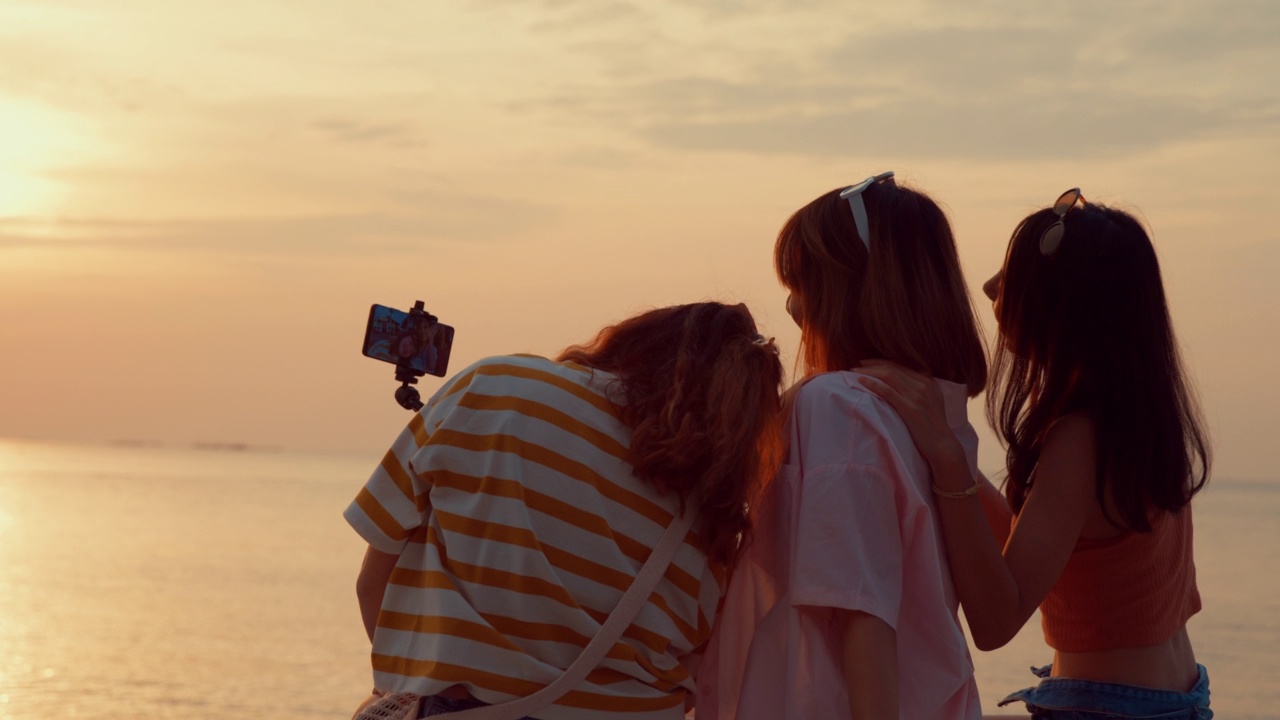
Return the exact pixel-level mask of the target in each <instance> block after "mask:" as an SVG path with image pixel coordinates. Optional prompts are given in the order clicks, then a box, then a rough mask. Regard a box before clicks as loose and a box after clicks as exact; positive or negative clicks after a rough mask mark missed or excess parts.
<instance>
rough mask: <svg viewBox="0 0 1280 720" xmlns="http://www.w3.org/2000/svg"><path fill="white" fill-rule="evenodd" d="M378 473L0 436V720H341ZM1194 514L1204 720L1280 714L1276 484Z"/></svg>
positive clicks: (359, 646)
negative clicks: (1272, 672) (362, 493)
mask: <svg viewBox="0 0 1280 720" xmlns="http://www.w3.org/2000/svg"><path fill="white" fill-rule="evenodd" d="M379 458H380V455H379V454H377V453H366V452H363V451H349V450H345V449H344V450H337V451H335V450H329V451H318V450H301V451H299V450H292V449H279V448H273V449H270V450H264V449H261V448H259V447H256V446H253V447H251V448H250V449H243V448H240V447H239V446H238V445H229V446H219V447H218V448H217V449H214V448H210V447H202V448H197V447H174V446H137V445H130V444H124V445H121V444H113V443H109V442H98V443H83V442H80V443H73V442H65V441H57V442H49V441H39V440H26V439H23V440H18V441H14V440H0V559H2V560H3V563H2V564H0V648H3V649H4V655H3V656H0V720H27V719H29V718H30V719H34V718H37V717H48V716H49V715H50V714H57V713H62V714H73V712H72V710H69V708H70V709H73V710H74V714H87V713H89V712H90V711H91V710H92V713H93V714H94V715H95V717H100V718H121V719H123V718H133V717H139V716H151V715H157V714H163V713H167V712H177V711H182V712H185V713H187V714H188V715H190V716H193V717H209V718H219V719H220V720H221V719H231V720H238V719H239V718H245V719H246V720H247V718H251V717H257V716H260V715H261V714H262V713H264V712H267V711H271V712H273V713H275V714H277V715H280V714H283V716H285V717H296V718H314V717H335V718H339V717H347V716H349V714H350V712H351V709H352V708H353V707H354V704H355V703H356V702H358V700H359V699H360V697H363V695H364V694H365V693H366V692H367V691H368V690H369V684H370V675H369V670H368V641H367V639H366V638H365V637H364V633H363V628H362V626H361V624H360V621H359V615H358V612H357V607H356V603H355V594H354V582H355V574H356V571H357V569H358V568H359V563H360V559H361V557H362V556H363V553H364V545H363V543H362V541H361V540H360V539H359V538H358V536H356V535H355V533H354V532H352V531H351V530H350V529H349V528H348V527H347V526H346V524H345V523H344V521H343V520H342V517H341V512H342V509H343V508H344V507H345V506H346V504H347V503H348V502H349V501H350V499H351V498H352V497H353V496H354V494H355V493H356V491H357V490H358V489H359V487H360V485H361V484H362V483H363V481H364V479H365V477H366V476H367V474H368V473H369V472H370V471H371V470H372V468H373V467H374V465H375V464H376V463H377V461H378V459H379ZM1194 507H1195V510H1194V512H1195V513H1196V516H1195V518H1196V553H1197V569H1198V574H1199V578H1200V590H1201V594H1202V596H1203V598H1204V606H1205V609H1204V610H1203V611H1202V612H1201V613H1200V614H1199V615H1197V616H1196V617H1194V618H1193V619H1192V620H1191V622H1190V624H1189V631H1190V633H1191V637H1192V641H1193V644H1194V646H1195V648H1196V652H1197V656H1198V658H1199V659H1200V661H1201V662H1203V663H1204V664H1205V665H1207V666H1208V668H1209V672H1210V676H1211V678H1212V687H1213V691H1214V695H1213V697H1214V702H1213V707H1214V709H1215V711H1216V712H1217V713H1218V716H1219V717H1225V718H1232V719H1233V720H1261V719H1262V718H1265V717H1268V716H1269V715H1270V714H1271V709H1272V708H1273V707H1275V706H1276V704H1277V703H1280V690H1277V689H1273V688H1272V685H1271V683H1270V678H1269V674H1268V673H1267V671H1266V668H1268V667H1269V665H1270V654H1269V653H1270V649H1271V648H1273V647H1275V646H1276V644H1277V640H1280V619H1278V618H1280V607H1277V602H1278V601H1277V598H1280V581H1278V580H1277V579H1276V578H1275V577H1274V576H1273V575H1272V574H1271V573H1270V572H1267V571H1266V570H1267V569H1268V568H1274V567H1276V560H1277V554H1278V553H1280V543H1278V542H1277V540H1280V537H1278V530H1277V527H1280V524H1278V523H1276V522H1275V520H1276V519H1278V518H1280V483H1276V482H1274V481H1252V480H1245V481H1220V482H1217V483H1215V482H1213V481H1211V482H1210V485H1209V486H1208V488H1207V489H1206V490H1205V491H1204V492H1203V493H1202V494H1201V495H1200V496H1199V498H1198V499H1197V500H1196V504H1195V506H1194ZM972 655H973V658H974V663H975V668H976V671H975V674H976V676H977V680H978V685H979V690H980V693H981V698H982V703H983V708H984V711H985V712H987V713H995V712H998V711H999V712H1008V711H1016V710H1018V708H1004V709H1002V710H998V709H997V708H996V702H997V701H998V700H999V699H1000V698H1002V697H1003V696H1004V695H1005V694H1007V693H1008V692H1011V691H1012V690H1015V689H1017V688H1019V687H1024V686H1026V685H1028V684H1030V677H1031V676H1030V674H1029V673H1028V671H1027V668H1028V666H1030V665H1040V664H1044V663H1047V662H1049V661H1050V659H1051V651H1050V650H1049V649H1048V648H1047V647H1046V646H1045V645H1044V642H1043V640H1042V638H1041V636H1040V629H1039V623H1038V619H1036V618H1033V619H1032V620H1031V621H1030V622H1028V624H1027V626H1026V627H1024V628H1023V630H1022V632H1021V633H1019V635H1018V636H1017V637H1016V638H1015V639H1014V640H1013V641H1012V642H1011V643H1010V644H1009V645H1008V646H1006V647H1005V648H1002V649H1000V650H997V651H994V652H989V653H983V652H978V651H976V650H975V651H972ZM282 698H284V699H288V701H289V704H290V706H289V707H288V708H286V709H284V711H283V713H282V712H281V709H282V706H281V705H280V702H281V700H282Z"/></svg>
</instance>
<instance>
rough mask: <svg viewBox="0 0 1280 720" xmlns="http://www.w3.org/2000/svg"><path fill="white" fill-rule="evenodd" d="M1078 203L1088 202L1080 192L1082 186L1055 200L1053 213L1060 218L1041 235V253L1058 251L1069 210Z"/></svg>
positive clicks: (1049, 253) (1065, 229)
mask: <svg viewBox="0 0 1280 720" xmlns="http://www.w3.org/2000/svg"><path fill="white" fill-rule="evenodd" d="M1076 203H1080V204H1081V205H1087V204H1088V203H1087V202H1086V201H1085V199H1084V196H1083V195H1081V194H1080V188H1071V189H1070V190H1068V191H1066V192H1064V193H1062V194H1061V195H1059V196H1058V199H1057V200H1054V201H1053V214H1054V215H1057V216H1058V219H1057V221H1055V222H1054V223H1053V224H1052V225H1050V226H1049V227H1047V228H1045V229H1044V233H1042V234H1041V235H1040V254H1041V255H1052V254H1054V253H1056V252H1058V245H1059V244H1060V243H1061V242H1062V236H1063V235H1065V234H1066V232H1067V224H1066V220H1067V212H1068V211H1070V210H1071V208H1073V207H1075V206H1076Z"/></svg>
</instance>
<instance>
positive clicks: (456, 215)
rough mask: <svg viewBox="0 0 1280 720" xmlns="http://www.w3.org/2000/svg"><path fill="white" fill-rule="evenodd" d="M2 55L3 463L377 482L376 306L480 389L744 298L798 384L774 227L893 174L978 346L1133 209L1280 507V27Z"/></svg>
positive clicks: (312, 20) (1088, 3) (683, 16)
mask: <svg viewBox="0 0 1280 720" xmlns="http://www.w3.org/2000/svg"><path fill="white" fill-rule="evenodd" d="M0 58H4V59H3V61H0V358H3V359H2V360H0V436H9V437H19V438H38V439H49V440H66V441H142V442H157V443H164V444H174V445H186V444H191V443H248V444H250V445H254V446H263V447H273V448H296V449H304V450H312V449H314V450H342V451H348V450H350V451H358V452H370V453H371V457H375V456H376V455H377V454H380V451H381V450H382V449H384V448H385V447H386V446H387V445H388V444H389V443H390V441H391V439H392V438H393V437H394V435H395V433H396V432H398V430H399V429H400V427H401V426H402V425H403V423H404V422H405V421H406V420H407V419H408V418H407V413H406V412H405V411H404V410H402V409H401V408H399V407H398V406H397V405H396V404H395V403H394V401H393V400H392V392H393V391H394V389H395V386H396V384H395V383H394V381H393V378H392V375H393V369H392V368H391V366H389V365H384V364H381V363H379V362H377V361H374V360H370V359H366V358H363V357H362V356H361V355H360V352H359V351H360V342H361V339H362V335H363V328H364V323H365V319H366V316H367V314H368V308H369V305H370V304H372V303H380V304H384V305H391V306H396V307H401V308H408V307H409V306H411V305H412V304H413V301H414V300H418V299H421V300H423V301H424V302H425V303H426V307H427V309H428V310H430V311H431V312H433V313H435V314H436V315H437V316H439V317H440V319H441V320H442V321H443V322H447V323H449V324H452V325H454V326H455V327H456V340H455V347H454V352H453V357H452V365H453V367H454V368H455V369H457V368H461V367H463V366H465V365H466V364H468V363H470V362H471V361H473V360H475V359H478V358H480V357H484V356H487V355H493V354H500V353H508V352H534V353H541V354H554V353H556V352H557V351H558V350H560V349H561V348H563V347H564V346H566V345H568V344H571V343H575V342H581V341H584V340H586V339H588V338H590V337H591V336H593V335H594V333H595V331H596V330H598V329H599V328H600V327H601V326H603V325H606V324H608V323H610V322H613V321H616V320H619V319H622V318H624V317H627V316H629V315H631V314H634V313H636V312H639V311H642V310H644V309H647V308H650V307H655V306H661V305H667V304H672V303H682V302H691V301H697V300H703V299H716V300H725V301H730V302H745V303H747V304H748V305H749V306H750V308H751V309H752V311H753V312H754V313H755V315H756V317H757V320H758V322H759V323H760V325H761V326H762V328H763V329H764V330H765V331H766V333H767V334H770V335H774V336H777V338H778V340H779V343H780V344H781V345H782V346H783V348H784V360H785V361H786V362H787V363H788V364H790V363H791V362H792V359H793V357H794V348H795V344H796V341H797V339H798V333H797V331H796V330H795V328H794V327H793V326H792V325H791V324H790V321H789V320H788V318H787V316H786V314H785V312H784V311H783V308H782V304H783V300H784V298H785V292H784V291H783V290H782V289H781V288H780V287H779V286H778V284H777V281H776V279H775V278H774V275H773V270H772V267H771V264H770V263H771V250H772V244H773V240H774V238H775V237H776V234H777V231H778V229H779V227H780V226H781V225H782V223H783V222H784V221H785V220H786V218H787V216H788V215H789V214H790V213H791V212H793V211H794V210H795V209H797V208H799V207H800V206H802V205H804V204H805V203H807V202H808V201H809V200H811V199H812V198H814V197H816V196H817V195H819V194H822V193H824V192H826V191H828V190H830V189H832V188H836V187H841V186H846V185H850V184H852V183H854V182H857V181H859V180H861V179H862V178H864V177H867V176H868V175H871V174H874V173H877V172H880V171H883V170H886V169H892V170H895V171H896V172H897V173H898V177H899V178H900V179H901V180H902V181H903V182H906V183H909V184H911V185H912V186H914V187H917V188H919V189H922V190H924V191H925V192H927V193H929V194H930V195H932V196H933V197H935V198H936V199H937V200H938V201H939V202H940V203H941V204H942V205H943V206H944V208H945V209H946V210H947V212H948V213H949V216H950V218H951V220H952V224H953V227H954V229H955V231H956V235H957V240H958V243H959V246H960V254H961V257H962V262H963V264H964V269H965V273H966V277H967V278H968V280H969V282H970V284H971V290H972V292H973V294H974V296H975V303H976V304H977V305H978V309H979V313H978V314H979V317H980V318H982V319H983V322H984V323H985V326H986V329H987V332H988V334H990V333H991V332H993V331H994V327H995V323H994V321H993V320H992V318H991V314H990V311H989V306H988V305H987V303H986V302H985V300H983V299H982V298H981V295H980V294H979V291H978V288H979V286H980V284H981V282H982V281H983V280H984V279H986V278H987V277H988V276H989V275H990V274H991V273H993V272H994V271H995V270H996V269H997V268H998V266H999V263H1000V261H1001V259H1002V258H1003V255H1004V248H1005V245H1006V243H1007V241H1008V238H1009V234H1010V232H1011V231H1012V228H1013V227H1014V225H1015V224H1016V223H1017V221H1018V220H1020V219H1021V218H1022V217H1023V216H1025V215H1026V214H1027V213H1029V212H1031V211H1033V210H1036V209H1038V208H1040V207H1043V206H1046V205H1048V204H1049V203H1050V202H1052V200H1053V199H1054V198H1055V197H1057V196H1058V194H1059V193H1061V192H1062V191H1063V190H1065V189H1067V188H1069V187H1073V186H1079V187H1081V188H1082V190H1083V192H1084V195H1085V197H1086V198H1088V199H1089V200H1090V201H1094V202H1104V203H1107V204H1111V205H1115V206H1118V207H1121V208H1124V209H1127V210H1130V211H1132V212H1134V213H1136V214H1137V215H1138V216H1139V217H1140V218H1141V219H1142V220H1143V222H1144V223H1146V225H1147V226H1148V228H1149V229H1150V230H1151V232H1152V235H1153V238H1154V240H1155V242H1156V246H1157V251H1158V253H1159V255H1160V259H1161V263H1162V268H1163V271H1164V277H1165V284H1166V290H1167V292H1168V296H1169V301H1170V304H1171V308H1172V312H1173V316H1174V323H1175V328H1176V330H1177V333H1178V336H1179V339H1180V341H1181V343H1182V346H1183V352H1184V355H1185V359H1186V361H1187V363H1188V366H1189V368H1190V370H1191V375H1192V377H1193V378H1194V380H1195V383H1196V387H1197V389H1198V392H1199V394H1200V396H1201V400H1202V403H1203V407H1204V411H1205V415H1206V417H1207V419H1208V421H1209V425H1210V429H1211V432H1212V435H1213V440H1214V447H1215V451H1216V452H1215V476H1216V477H1224V478H1239V479H1250V478H1263V479H1271V478H1278V477H1280V473H1277V472H1276V471H1275V469H1274V468H1273V460H1272V456H1271V452H1270V450H1271V446H1272V445H1273V444H1274V442H1275V435H1276V431H1277V430H1280V411H1278V410H1277V409H1276V408H1277V406H1280V382H1278V381H1277V380H1276V378H1275V371H1274V368H1276V367H1278V366H1280V333H1278V332H1277V330H1278V329H1280V286H1278V284H1277V283H1276V282H1275V280H1274V279H1273V278H1274V276H1275V275H1276V273H1277V271H1278V270H1280V230H1278V229H1277V228H1280V223H1278V222H1277V220H1276V218H1275V210H1276V208H1277V207H1280V202H1277V198H1278V197H1280V166H1278V164H1277V163H1276V162H1275V159H1276V158H1278V157H1280V83H1277V82H1276V80H1275V76H1276V72H1277V70H1280V3H1277V2H1275V0H1239V1H1237V0H1165V1H1163V2H1151V1H1147V0H1135V1H1133V2H1125V3H1114V2H1110V1H1108V2H1098V1H1096V0H1084V1H1082V2H1074V3H1059V4H1041V3H1035V4H1032V3H1026V2H1025V0H977V1H975V2H966V3H953V2H945V1H943V0H903V1H901V2H896V3H892V4H890V3H867V2H862V3H859V2H834V1H833V2H827V1H826V0H814V1H813V2H782V1H781V0H741V1H734V0H638V1H635V2H632V1H630V0H617V1H614V0H432V2H429V3H428V2H416V1H415V2H408V1H401V0H384V1H383V2H379V3H375V4H368V3H362V4H358V3H348V2H328V1H325V0H311V1H309V2H293V1H270V0H268V1H263V0H255V1H254V2H238V1H234V0H228V1H225V2H218V3H173V2H167V1H164V0H120V1H117V2H112V3H109V4H104V3H97V2H88V1H87V0H84V1H79V0H65V1H61V0H60V1H52V0H42V1H40V2H26V1H25V0H0ZM439 383H440V381H439V380H435V379H430V378H428V379H426V380H424V381H423V383H422V388H423V390H424V393H426V392H430V391H431V390H432V389H434V388H435V387H438V385H439ZM971 414H972V416H973V419H974V421H975V425H978V426H980V427H983V428H985V421H984V419H983V415H982V410H981V406H980V404H978V403H975V404H974V405H973V407H972V409H971ZM983 444H984V447H983V450H982V455H981V457H982V464H983V467H984V468H985V469H987V470H989V471H998V468H999V467H1000V464H1001V457H1002V454H1001V451H1000V448H999V446H998V444H997V443H996V442H995V440H994V437H993V436H992V435H991V434H990V433H989V432H987V433H986V434H985V435H984V436H983Z"/></svg>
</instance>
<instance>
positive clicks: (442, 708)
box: [418, 695, 534, 720]
mask: <svg viewBox="0 0 1280 720" xmlns="http://www.w3.org/2000/svg"><path fill="white" fill-rule="evenodd" d="M482 705H484V703H482V702H480V701H479V700H472V699H470V698H466V699H461V698H459V699H454V698H447V697H444V696H442V695H427V696H425V697H423V698H422V707H421V709H420V710H419V711H418V717H419V718H426V717H431V716H432V715H448V714H449V713H455V712H458V711H459V710H470V709H471V708H474V707H480V706H482ZM524 720H534V719H533V718H524Z"/></svg>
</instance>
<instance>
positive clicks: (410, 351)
mask: <svg viewBox="0 0 1280 720" xmlns="http://www.w3.org/2000/svg"><path fill="white" fill-rule="evenodd" d="M452 349H453V328H452V327H450V326H448V325H445V324H444V323H442V322H438V321H436V320H435V319H434V318H432V317H430V316H427V315H413V314H410V313H407V312H404V311H403V310H396V309H395V308H389V307H387V306H385V305H374V306H373V307H371V308H369V324H368V325H367V326H366V327H365V329H364V350H363V352H364V354H365V356H366V357H371V358H374V359H375V360H382V361H384V362H389V363H394V364H395V365H398V366H400V367H404V368H408V369H410V370H413V371H414V372H416V373H418V374H420V375H436V376H438V377H444V375H445V372H446V371H447V370H448V368H449V352H450V351H451V350H452Z"/></svg>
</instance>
